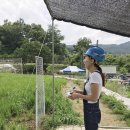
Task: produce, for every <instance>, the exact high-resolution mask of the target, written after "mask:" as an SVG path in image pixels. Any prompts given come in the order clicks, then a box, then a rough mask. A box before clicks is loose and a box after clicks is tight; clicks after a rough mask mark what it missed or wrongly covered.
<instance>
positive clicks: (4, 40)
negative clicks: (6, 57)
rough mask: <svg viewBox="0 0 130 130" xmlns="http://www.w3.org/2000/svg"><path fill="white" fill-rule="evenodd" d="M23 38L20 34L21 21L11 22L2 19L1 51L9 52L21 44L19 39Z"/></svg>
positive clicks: (0, 31)
mask: <svg viewBox="0 0 130 130" xmlns="http://www.w3.org/2000/svg"><path fill="white" fill-rule="evenodd" d="M22 39H23V36H22V34H21V23H20V22H19V21H18V22H15V23H13V24H12V23H11V22H9V21H8V20H5V21H4V25H3V26H0V43H1V53H2V54H5V53H6V54H11V53H13V52H14V50H15V49H16V48H17V47H20V46H21V43H20V41H21V40H22Z"/></svg>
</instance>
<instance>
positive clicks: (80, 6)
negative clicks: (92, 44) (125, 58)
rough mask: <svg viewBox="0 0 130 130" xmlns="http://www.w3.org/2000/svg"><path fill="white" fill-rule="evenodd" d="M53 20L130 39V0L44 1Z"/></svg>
mask: <svg viewBox="0 0 130 130" xmlns="http://www.w3.org/2000/svg"><path fill="white" fill-rule="evenodd" d="M44 2H45V3H46V5H47V8H48V10H49V12H50V14H51V16H52V17H53V18H54V19H57V20H63V21H66V22H72V23H75V24H78V25H83V26H87V27H90V28H95V29H100V30H103V31H107V32H111V33H115V34H119V35H122V36H127V37H130V0H44Z"/></svg>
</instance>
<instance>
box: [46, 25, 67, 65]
mask: <svg viewBox="0 0 130 130" xmlns="http://www.w3.org/2000/svg"><path fill="white" fill-rule="evenodd" d="M63 40H64V36H62V35H61V31H60V30H58V29H57V26H54V46H55V47H54V52H55V62H56V63H63V61H64V59H65V58H66V56H67V54H68V53H67V48H66V45H65V44H64V43H62V41H63ZM45 44H46V45H47V46H48V47H49V48H50V49H52V26H48V30H47V34H46V39H45Z"/></svg>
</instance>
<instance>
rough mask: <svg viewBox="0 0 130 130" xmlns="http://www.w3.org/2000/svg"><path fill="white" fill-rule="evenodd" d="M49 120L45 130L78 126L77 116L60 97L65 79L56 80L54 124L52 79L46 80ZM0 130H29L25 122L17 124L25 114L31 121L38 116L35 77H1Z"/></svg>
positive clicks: (47, 119)
mask: <svg viewBox="0 0 130 130" xmlns="http://www.w3.org/2000/svg"><path fill="white" fill-rule="evenodd" d="M44 81H45V83H44V84H45V100H46V117H45V118H44V119H43V123H42V129H45V130H50V129H51V128H52V126H54V127H56V126H58V125H62V124H77V123H79V120H78V118H77V116H78V114H77V113H75V112H74V111H73V110H72V105H71V103H70V102H69V100H68V99H67V98H65V97H63V95H62V93H61V89H62V86H63V85H65V84H66V82H67V81H66V80H65V79H58V78H56V79H55V99H54V101H55V109H54V110H55V111H54V112H55V113H54V114H55V119H54V121H53V120H52V109H53V106H52V104H53V100H52V99H53V97H52V77H50V76H45V77H44ZM0 104H1V107H0V130H5V129H8V130H17V129H22V130H24V129H25V130H26V129H28V128H27V126H26V124H25V122H22V121H16V120H14V118H17V117H20V116H21V115H22V114H23V113H24V114H26V116H27V117H28V119H32V118H33V117H32V116H33V114H35V75H20V74H0Z"/></svg>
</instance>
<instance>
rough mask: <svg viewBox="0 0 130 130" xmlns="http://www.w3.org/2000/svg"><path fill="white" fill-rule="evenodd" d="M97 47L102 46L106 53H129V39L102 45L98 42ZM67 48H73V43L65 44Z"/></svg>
mask: <svg viewBox="0 0 130 130" xmlns="http://www.w3.org/2000/svg"><path fill="white" fill-rule="evenodd" d="M99 47H102V48H103V49H104V50H105V51H106V52H107V53H112V54H130V41H129V42H126V43H122V44H119V45H117V44H108V45H103V44H99ZM67 48H68V49H69V50H73V49H74V48H73V45H67Z"/></svg>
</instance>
